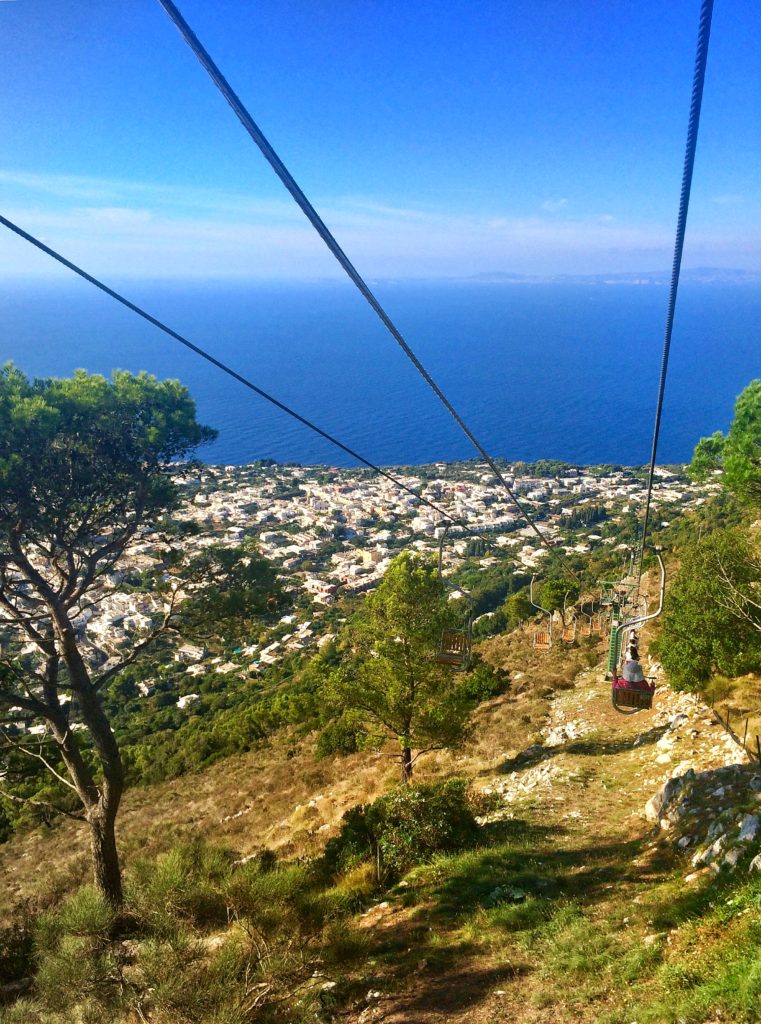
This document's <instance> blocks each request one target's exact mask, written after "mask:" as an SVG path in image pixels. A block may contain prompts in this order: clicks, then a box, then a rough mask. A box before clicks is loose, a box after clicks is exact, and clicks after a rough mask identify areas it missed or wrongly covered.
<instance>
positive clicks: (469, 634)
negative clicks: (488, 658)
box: [436, 523, 473, 671]
mask: <svg viewBox="0 0 761 1024" xmlns="http://www.w3.org/2000/svg"><path fill="white" fill-rule="evenodd" d="M449 525H450V524H449V523H447V524H446V525H445V526H444V530H443V532H442V534H441V537H440V538H439V579H440V580H441V582H442V583H443V584H444V586H445V587H447V588H448V589H449V590H453V591H456V592H457V593H458V594H460V595H461V596H462V597H464V598H465V600H466V602H467V605H468V621H467V624H466V627H465V629H445V630H444V632H443V633H442V634H441V640H440V641H439V649H438V651H437V652H436V661H437V662H438V664H439V665H448V666H449V667H450V668H456V669H462V670H463V671H464V670H465V669H467V668H468V666H469V665H470V656H471V650H472V642H473V601H472V598H471V596H470V594H469V593H468V592H467V591H466V590H463V589H462V587H458V586H457V584H456V583H451V582H450V581H449V580H448V579H445V578H444V573H443V572H442V563H443V558H444V541H445V540H446V536H447V533H448V532H449Z"/></svg>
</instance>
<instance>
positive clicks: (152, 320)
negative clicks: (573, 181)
mask: <svg viewBox="0 0 761 1024" xmlns="http://www.w3.org/2000/svg"><path fill="white" fill-rule="evenodd" d="M0 224H2V225H3V227H6V228H8V229H9V230H10V231H13V232H14V234H16V235H18V236H19V237H20V238H23V239H24V240H25V241H27V242H29V243H30V244H31V245H33V246H35V247H36V248H37V249H39V250H40V251H41V252H44V253H45V254H46V255H47V256H50V257H51V258H52V259H54V260H56V261H57V262H58V263H61V264H62V265H63V266H64V267H66V268H67V269H68V270H71V271H73V272H74V273H75V274H78V275H79V277H81V278H84V280H85V281H88V282H89V283H90V284H92V285H94V286H95V287H96V288H99V289H100V291H102V292H105V293H106V295H109V296H110V297H111V298H112V299H115V300H116V301H117V302H119V303H121V305H122V306H126V307H127V309H129V310H131V311H132V312H133V313H136V314H137V315H138V316H140V317H142V318H143V320H147V321H148V323H149V324H152V325H153V326H154V327H158V329H159V330H160V331H163V332H164V334H168V335H169V337H170V338H174V340H175V341H178V342H179V343H180V344H181V345H184V346H185V348H188V349H190V351H191V352H194V353H195V354H196V355H198V356H200V357H201V358H202V359H205V360H206V361H207V362H209V363H211V364H212V365H213V366H216V367H217V368H218V369H219V370H222V372H223V373H226V374H227V375H228V376H229V377H232V378H233V379H234V380H237V381H238V382H239V383H240V384H243V386H244V387H246V388H248V389H249V390H250V391H253V392H254V393H255V394H257V395H259V397H260V398H263V399H264V400H265V401H267V402H269V403H270V404H271V405H274V406H275V407H276V408H278V409H280V410H281V412H284V413H286V414H287V415H288V416H291V417H292V418H293V419H295V420H298V422H299V423H302V424H303V425H304V426H305V427H308V428H309V429H310V430H312V431H314V433H315V434H319V436H320V437H322V438H324V439H325V440H326V441H328V442H330V444H332V445H334V446H335V447H336V448H340V449H341V451H343V452H346V454H347V455H350V456H351V457H352V458H353V459H356V460H357V461H358V462H361V463H362V464H363V465H364V466H367V468H368V469H371V470H373V472H374V473H378V474H379V475H380V476H383V477H385V478H386V479H387V480H390V481H391V483H393V484H395V485H396V486H397V487H400V488H401V489H402V490H403V491H406V492H407V493H408V494H411V495H412V497H413V498H415V499H416V500H417V501H419V502H420V503H421V504H422V505H426V506H427V507H428V508H430V509H432V510H433V511H434V512H436V513H438V514H439V515H441V516H443V517H444V518H445V519H448V520H449V521H450V522H452V523H454V524H455V525H456V526H459V527H460V528H461V529H464V530H466V531H468V532H470V533H472V532H473V531H472V529H471V528H469V527H468V525H467V524H466V523H464V522H463V521H462V520H460V519H457V518H455V517H454V516H453V515H451V513H449V512H446V511H445V510H444V509H443V508H439V506H438V505H435V504H434V503H433V502H432V501H429V500H428V499H427V498H424V497H423V496H422V495H421V494H418V493H417V491H415V490H413V489H412V488H411V487H408V486H407V484H405V483H403V482H402V481H401V480H399V479H397V477H395V476H394V475H393V474H392V473H389V472H388V471H387V470H385V469H381V467H380V466H376V465H375V463H374V462H371V461H370V460H369V459H366V458H365V457H364V455H360V453H359V452H357V451H355V450H354V449H353V448H351V447H349V445H347V444H344V443H343V441H339V440H338V438H337V437H333V435H332V434H329V433H328V432H327V430H323V429H322V427H318V426H317V424H316V423H313V422H312V421H311V420H309V419H307V418H306V416H302V415H301V413H298V412H296V410H295V409H291V408H290V406H288V405H286V404H285V403H284V402H281V401H280V400H279V399H277V398H275V397H274V396H273V395H271V394H269V393H268V392H267V391H265V390H264V389H263V388H260V387H258V386H257V385H256V384H254V383H253V382H252V381H250V380H248V378H247V377H244V376H243V375H242V374H240V373H238V371H237V370H234V369H233V368H232V367H230V366H227V365H226V364H225V363H223V362H222V361H221V360H220V359H217V358H216V356H213V355H212V354H211V353H210V352H207V351H206V350H205V349H203V348H201V347H200V346H199V345H195V344H193V342H192V341H188V339H187V338H185V337H183V336H182V335H181V334H178V333H177V331H174V330H172V328H171V327H168V326H167V325H166V324H165V323H163V322H162V321H161V320H158V319H157V318H156V317H155V316H152V315H151V314H150V313H148V312H146V311H145V310H144V309H141V307H140V306H137V305H135V303H134V302H130V300H129V299H127V298H125V297H124V296H123V295H120V294H119V292H117V291H114V289H113V288H109V287H108V285H107V284H104V283H103V282H102V281H99V280H98V278H97V277H93V275H92V274H88V273H87V271H86V270H83V269H82V268H81V267H79V266H77V264H76V263H72V262H71V260H67V259H66V257H65V256H62V255H61V254H60V253H59V252H56V251H55V249H51V248H50V246H48V245H45V243H44V242H41V241H40V240H39V238H35V237H34V235H30V234H29V232H27V231H24V230H23V228H20V227H19V226H18V224H14V223H13V221H11V220H8V218H7V217H3V216H2V214H0ZM474 536H477V535H476V534H474Z"/></svg>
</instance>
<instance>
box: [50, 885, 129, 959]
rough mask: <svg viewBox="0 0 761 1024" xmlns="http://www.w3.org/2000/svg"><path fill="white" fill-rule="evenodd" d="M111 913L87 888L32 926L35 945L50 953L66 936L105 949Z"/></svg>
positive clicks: (95, 892)
mask: <svg viewBox="0 0 761 1024" xmlns="http://www.w3.org/2000/svg"><path fill="white" fill-rule="evenodd" d="M114 919H115V918H114V911H113V909H112V908H111V907H110V906H109V904H108V903H107V902H106V900H105V899H104V898H103V896H102V895H101V894H100V893H99V892H98V891H97V889H95V888H94V887H93V886H91V885H86V886H84V887H83V888H82V889H80V890H79V891H78V892H75V893H74V894H73V895H72V896H69V897H68V899H66V900H64V901H63V903H62V904H61V906H60V907H59V908H58V910H51V911H47V912H45V913H43V914H40V916H39V917H38V918H37V920H36V922H35V935H34V938H35V945H36V946H37V949H38V950H42V951H43V952H51V951H53V950H55V949H57V947H58V946H59V945H60V943H61V941H62V940H63V938H64V937H65V936H67V935H70V936H74V937H76V938H79V939H84V940H87V942H88V943H89V944H90V945H91V946H92V947H98V946H102V945H104V943H106V942H107V941H108V939H109V937H110V935H111V931H112V929H113V926H114Z"/></svg>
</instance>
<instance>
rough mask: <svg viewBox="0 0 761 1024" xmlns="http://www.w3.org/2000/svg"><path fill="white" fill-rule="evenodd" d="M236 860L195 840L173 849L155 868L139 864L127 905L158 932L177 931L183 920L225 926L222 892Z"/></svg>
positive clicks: (128, 893) (152, 863)
mask: <svg viewBox="0 0 761 1024" xmlns="http://www.w3.org/2000/svg"><path fill="white" fill-rule="evenodd" d="M232 863H233V854H232V853H230V852H229V851H228V850H226V849H224V848H222V847H219V846H214V845H212V844H210V843H206V842H204V841H203V840H200V839H193V840H191V841H189V842H184V843H181V844H180V845H178V846H175V847H173V848H172V849H171V850H169V851H168V852H167V853H164V854H162V855H161V856H160V857H158V858H157V860H156V861H155V862H148V861H137V862H136V863H135V865H134V867H133V869H132V873H131V878H130V885H129V887H128V890H127V901H128V904H129V906H130V907H131V908H132V909H133V910H134V911H135V913H136V914H137V916H138V917H139V918H141V919H142V920H143V921H145V922H146V923H148V924H150V925H151V926H152V927H153V928H155V929H156V930H158V931H161V930H162V928H166V929H167V930H168V931H173V930H174V928H175V927H176V924H177V921H178V920H185V921H191V922H192V923H194V924H196V925H204V924H224V923H225V922H226V921H227V907H226V904H225V900H224V896H223V895H222V891H221V890H222V888H223V886H224V884H225V883H226V882H227V879H228V878H229V876H230V873H231V871H232Z"/></svg>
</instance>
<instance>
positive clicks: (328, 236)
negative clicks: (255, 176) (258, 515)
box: [159, 0, 578, 579]
mask: <svg viewBox="0 0 761 1024" xmlns="http://www.w3.org/2000/svg"><path fill="white" fill-rule="evenodd" d="M159 3H160V4H161V6H162V7H163V8H164V10H165V11H166V13H167V14H168V15H169V17H170V18H171V20H172V21H173V22H174V24H175V26H176V27H177V29H178V30H179V32H180V34H181V35H182V37H183V39H184V40H185V42H186V43H187V44H188V46H189V47H190V49H191V50H192V51H193V53H194V54H195V56H196V57H197V59H198V61H199V62H200V64H201V65H202V67H203V68H204V69H205V70H206V72H207V73H208V75H209V77H210V78H211V80H212V81H213V82H214V84H215V85H216V87H217V88H218V89H219V91H220V92H221V93H222V95H223V96H224V98H225V100H226V101H227V103H228V104H229V106H230V107H231V108H232V110H233V112H234V113H235V115H236V117H237V118H238V120H239V121H240V122H241V124H242V125H243V127H244V128H245V130H246V132H247V133H248V135H249V136H250V137H251V139H252V140H253V141H254V142H255V143H256V145H257V146H258V148H259V150H260V151H261V153H262V155H263V156H264V158H265V159H266V160H267V162H268V163H269V165H270V166H271V167H272V169H273V170H274V172H275V174H276V175H277V176H278V178H279V179H280V181H281V182H282V183H283V185H284V186H285V188H286V189H287V190H288V192H290V194H291V196H292V197H293V199H294V200H295V202H296V204H297V205H298V206H299V208H300V209H301V211H302V212H303V213H304V215H305V216H306V218H307V220H308V221H309V222H310V224H311V225H312V227H313V228H314V229H315V231H316V232H317V234H318V235H319V236H320V238H321V239H322V240H323V242H324V243H325V245H326V246H327V247H328V249H329V250H330V252H331V253H332V254H333V256H334V257H335V258H336V260H337V261H338V263H339V264H340V265H341V267H342V268H343V269H344V271H345V272H346V274H347V275H348V277H349V279H350V280H351V281H352V282H353V283H354V285H355V286H356V287H357V289H358V290H359V292H360V293H361V295H362V296H363V297H364V298H365V300H366V301H367V302H368V304H369V305H370V307H371V308H372V309H373V310H374V312H375V313H376V314H377V316H378V317H379V318H380V320H381V322H382V323H383V325H384V326H385V327H386V328H387V330H388V331H389V333H390V334H391V336H392V337H393V339H394V340H395V341H396V343H397V344H398V345H399V346H400V348H401V349H402V351H403V352H404V354H405V355H406V356H407V358H408V359H409V360H410V361H411V362H412V364H413V365H414V367H415V368H416V370H417V371H418V373H420V375H421V376H422V377H423V379H424V380H425V381H426V382H427V384H428V385H429V386H430V387H431V388H432V390H433V392H434V394H435V395H436V397H437V398H438V399H439V401H440V402H441V403H442V404H443V405H444V407H445V408H446V409H447V411H448V412H449V414H450V415H451V416H452V417H453V419H454V420H455V422H456V423H457V425H458V426H459V427H460V429H461V430H462V431H463V433H464V434H465V436H466V437H467V438H468V440H469V441H470V442H471V443H472V444H473V445H474V447H475V448H476V450H477V451H478V452H479V453H480V455H481V457H482V458H483V459H484V460H485V462H486V463H487V465H488V466H489V468H490V469H491V471H492V472H493V473H494V475H495V477H496V478H497V480H499V482H500V483H501V484H502V486H503V487H504V488H505V490H506V491H507V493H508V494H509V495H510V498H511V500H512V502H513V504H514V505H515V507H516V508H517V509H518V511H519V512H520V514H521V516H522V518H523V519H524V520H525V521H526V522H527V523H528V525H529V526H530V527H531V529H532V530H533V531H534V533H535V534H536V536H537V537H538V538H539V541H540V543H541V544H542V545H544V547H546V548H547V549H548V550H550V551H551V550H553V549H552V546H551V545H550V544H549V542H548V541H547V539H546V538H545V536H544V535H543V534H542V532H541V530H540V529H539V528H538V526H537V525H536V523H535V522H534V520H533V519H532V517H531V515H530V514H529V513H528V512H527V511H526V509H525V508H524V507H523V505H522V504H521V502H520V501H519V500H518V498H517V496H516V495H515V493H514V492H513V490H512V488H511V487H510V485H509V484H508V482H507V480H506V479H505V477H504V475H503V474H502V473H501V472H500V470H499V468H498V467H497V465H496V463H495V462H494V460H493V459H492V457H491V456H490V455H489V454H488V452H487V451H486V450H485V448H484V447H483V446H482V445H481V443H480V442H479V440H478V439H477V438H476V436H475V435H474V434H473V433H472V431H471V430H470V428H469V427H468V426H467V424H466V423H465V422H464V420H463V419H462V417H461V416H460V414H459V413H458V412H457V410H456V409H455V408H454V406H453V405H452V403H451V402H450V401H449V399H448V398H447V397H446V395H445V394H444V392H443V391H442V390H441V388H440V387H439V385H438V384H437V383H436V381H435V380H434V379H433V377H432V376H431V374H430V373H429V372H428V370H427V369H426V368H425V366H424V365H423V364H422V362H421V361H420V359H419V358H418V357H417V356H416V355H415V353H414V352H413V350H412V349H411V348H410V346H409V344H408V343H407V341H405V339H404V337H403V335H402V333H401V332H400V331H399V329H398V328H397V327H396V325H395V324H394V322H393V321H392V319H391V317H390V316H389V315H388V313H386V311H385V309H384V308H383V306H382V305H381V304H380V302H379V301H378V299H377V298H376V296H375V294H374V293H373V292H372V290H371V289H370V287H369V285H368V284H367V282H366V281H365V280H364V278H363V277H362V276H361V274H360V273H359V271H358V270H357V269H356V267H355V266H354V264H353V263H352V262H351V260H350V259H349V257H348V256H347V255H346V253H345V252H344V251H343V249H342V248H341V246H340V245H339V244H338V242H337V241H336V239H335V238H334V236H333V234H332V233H331V231H330V229H329V228H328V226H327V225H326V224H325V222H324V221H323V219H322V218H321V217H320V215H319V214H318V213H317V211H316V210H315V208H314V206H312V204H311V203H310V201H309V199H307V197H306V195H305V194H304V192H303V191H302V190H301V188H300V187H299V185H298V184H297V182H296V180H295V178H294V177H293V175H292V174H291V173H290V171H289V170H288V168H287V167H286V166H285V164H284V163H283V161H282V160H281V159H280V157H279V156H278V154H277V153H276V152H275V150H274V148H273V147H272V145H271V144H270V142H269V141H268V139H267V138H266V137H265V135H264V133H263V132H262V130H261V128H260V127H259V126H258V125H257V123H256V122H255V121H254V119H253V118H252V117H251V115H250V113H249V112H248V110H247V109H246V107H245V105H244V104H243V102H242V100H241V99H240V97H239V96H238V95H237V94H236V93H235V91H234V90H233V88H232V86H231V85H230V83H229V82H228V81H227V79H226V78H225V77H224V75H223V74H222V72H221V71H220V70H219V68H218V67H217V65H216V64H215V63H214V61H213V60H212V58H211V57H210V55H209V53H208V52H207V51H206V49H205V48H204V46H203V44H202V43H201V42H200V40H199V39H198V37H197V36H196V34H195V33H194V32H193V30H192V29H191V28H190V26H189V25H188V23H187V22H186V21H185V19H184V18H183V16H182V14H181V13H180V12H179V10H178V9H177V7H176V5H175V4H174V3H172V0H159ZM562 564H563V567H564V568H565V569H566V571H567V572H569V573H570V574H571V575H572V576H573V577H574V579H578V576H577V575H576V573H575V572H574V571H573V569H572V568H571V567H570V565H568V563H567V562H566V561H565V559H562Z"/></svg>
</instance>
